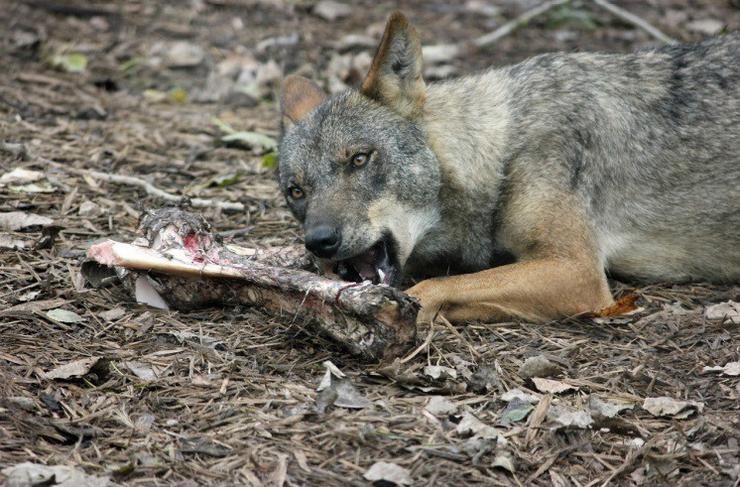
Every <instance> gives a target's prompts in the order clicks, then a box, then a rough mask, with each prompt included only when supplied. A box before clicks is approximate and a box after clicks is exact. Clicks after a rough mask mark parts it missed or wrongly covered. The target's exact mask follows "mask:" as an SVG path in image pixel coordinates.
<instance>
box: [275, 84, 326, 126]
mask: <svg viewBox="0 0 740 487" xmlns="http://www.w3.org/2000/svg"><path fill="white" fill-rule="evenodd" d="M325 98H326V94H324V92H323V91H322V90H321V88H319V87H318V85H316V83H314V82H313V81H311V80H309V79H307V78H304V77H303V76H297V75H290V76H287V77H286V78H285V80H284V81H283V86H282V93H281V96H280V109H281V111H282V123H283V128H287V126H289V125H292V124H295V123H298V122H300V121H301V120H302V119H303V118H305V117H306V115H308V114H309V113H311V111H313V109H314V108H316V107H317V106H319V105H321V102H322V101H324V99H325Z"/></svg>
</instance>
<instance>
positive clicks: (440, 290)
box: [407, 193, 613, 322]
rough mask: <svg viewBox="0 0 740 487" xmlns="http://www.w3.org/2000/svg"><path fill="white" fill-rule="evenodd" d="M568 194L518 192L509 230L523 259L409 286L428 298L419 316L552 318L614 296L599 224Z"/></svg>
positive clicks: (423, 298)
mask: <svg viewBox="0 0 740 487" xmlns="http://www.w3.org/2000/svg"><path fill="white" fill-rule="evenodd" d="M568 200H569V197H568V195H553V194H552V193H550V194H549V195H548V198H543V197H542V196H541V194H534V193H532V194H527V193H524V194H521V193H519V194H516V195H515V196H514V197H513V198H512V200H511V201H510V203H509V205H508V206H507V209H506V214H505V215H504V224H503V233H504V238H505V239H507V240H510V241H511V243H512V246H514V247H516V248H518V250H519V254H520V256H521V258H520V260H521V261H520V262H517V263H515V264H510V265H505V266H501V267H496V268H493V269H488V270H485V271H481V272H476V273H473V274H462V275H458V276H451V277H444V278H435V279H428V280H426V281H422V282H420V283H419V284H417V285H416V286H414V287H412V288H411V289H409V290H408V291H407V292H408V293H409V294H410V295H412V296H414V297H416V298H417V299H419V300H420V301H421V304H422V313H420V316H419V321H429V320H431V319H433V318H434V315H436V313H438V312H440V311H441V312H442V313H443V314H444V315H445V316H446V317H447V318H448V319H450V320H453V321H462V320H478V319H482V320H506V319H511V318H520V319H524V320H528V321H536V322H541V321H546V320H551V319H555V318H558V317H562V316H573V315H578V314H581V313H584V312H589V311H597V310H600V309H602V308H605V307H607V306H609V305H611V304H612V303H613V299H612V296H611V293H610V292H609V286H608V284H607V281H606V276H605V275H604V272H603V270H602V268H601V266H600V263H599V259H598V257H597V254H596V251H595V249H596V247H595V245H594V242H593V235H592V232H591V231H590V230H589V228H588V225H587V223H586V220H585V219H584V218H583V216H582V215H581V214H580V212H579V211H578V209H577V206H575V205H572V204H569V203H568Z"/></svg>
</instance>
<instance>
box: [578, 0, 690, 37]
mask: <svg viewBox="0 0 740 487" xmlns="http://www.w3.org/2000/svg"><path fill="white" fill-rule="evenodd" d="M593 2H594V4H596V5H598V6H599V7H601V8H603V9H605V10H608V11H609V12H610V13H612V14H614V15H616V16H617V17H619V18H621V19H623V20H625V21H627V22H629V23H630V24H633V25H635V26H637V27H639V28H640V29H642V30H644V31H645V32H647V33H648V34H650V35H651V36H653V37H655V38H656V39H658V40H659V41H661V42H665V43H666V44H676V42H677V41H676V39H673V38H672V37H669V36H667V35H666V34H664V33H663V32H661V31H660V30H659V29H658V28H657V27H654V26H652V25H650V24H649V23H647V22H646V21H644V20H642V19H641V18H640V17H638V16H637V15H635V14H633V13H630V12H628V11H626V10H625V9H623V8H622V7H617V6H616V5H614V4H613V3H611V2H609V1H608V0H593Z"/></svg>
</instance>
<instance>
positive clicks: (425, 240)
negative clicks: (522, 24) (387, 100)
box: [280, 34, 740, 281]
mask: <svg viewBox="0 0 740 487" xmlns="http://www.w3.org/2000/svg"><path fill="white" fill-rule="evenodd" d="M359 148H372V149H375V150H377V156H376V158H375V159H374V160H372V161H370V163H368V164H367V165H366V166H365V167H361V168H352V167H350V166H349V165H348V164H347V160H346V159H347V157H349V156H351V154H352V151H353V150H354V149H359ZM296 178H298V179H301V180H302V186H303V187H304V189H305V191H306V198H305V199H304V200H303V201H301V202H291V201H290V200H289V204H290V205H291V208H292V209H293V211H294V213H295V214H296V216H297V217H298V218H299V219H300V220H301V221H303V222H304V225H306V226H310V225H315V224H317V222H324V221H330V222H332V223H335V224H338V225H340V226H341V227H342V229H343V232H344V235H345V238H344V240H343V243H342V248H341V250H340V255H338V256H337V258H338V259H344V258H348V257H351V256H353V255H355V254H357V253H359V252H362V251H363V250H365V249H366V248H367V246H369V245H371V244H372V243H373V242H374V241H376V240H377V239H378V238H379V235H380V234H381V233H382V232H383V231H387V230H388V229H384V228H378V225H377V222H376V224H372V222H371V221H370V217H369V216H368V210H369V208H371V207H372V205H373V203H374V202H376V201H377V200H379V199H383V198H386V199H387V198H389V195H391V196H393V197H394V198H396V199H397V200H398V201H400V202H402V203H403V205H404V208H412V209H415V210H420V211H421V210H433V211H432V213H435V214H438V218H437V219H430V220H429V222H427V223H428V224H429V225H428V226H427V227H425V228H424V229H423V231H422V232H412V233H414V235H416V236H417V238H416V239H415V241H413V242H411V246H412V248H413V252H411V254H410V255H408V256H406V257H407V259H406V258H405V259H403V260H404V262H402V264H405V267H406V269H407V270H408V271H410V272H411V273H419V272H423V271H428V270H429V269H431V267H430V266H437V269H436V270H435V271H434V272H437V273H440V272H442V273H444V272H447V270H448V269H450V270H451V271H453V272H454V271H471V270H479V269H485V268H487V267H490V266H491V265H492V264H494V263H495V260H496V256H498V255H499V254H500V253H501V252H504V253H510V254H513V256H514V257H515V258H516V257H520V256H521V255H523V254H524V253H526V248H525V247H526V246H527V245H530V243H528V242H525V241H523V240H521V239H519V238H518V236H519V235H521V234H522V232H523V230H522V229H521V228H518V227H523V226H526V225H529V224H530V223H529V222H528V221H527V218H518V219H516V220H515V221H512V220H511V218H509V215H510V214H511V212H510V211H509V206H510V201H511V199H512V197H513V196H512V195H520V194H527V195H531V200H532V201H533V205H535V204H543V205H547V204H552V203H553V201H554V200H553V198H555V197H556V196H555V195H559V194H566V195H572V196H574V197H575V200H576V201H577V202H578V205H579V208H580V209H581V210H582V211H583V214H584V215H585V218H586V219H587V225H588V227H589V229H590V231H591V232H593V236H594V237H593V238H594V240H595V246H596V249H595V250H596V252H597V253H598V258H599V259H600V262H601V263H602V264H603V266H604V267H605V268H606V269H607V270H608V271H610V272H613V273H615V274H618V275H622V276H626V277H632V278H638V279H648V280H672V281H682V280H688V279H705V280H712V281H738V280H739V279H740V35H738V34H730V35H726V36H724V37H720V38H717V39H711V40H708V41H705V42H702V43H699V44H693V45H682V46H672V47H665V48H661V49H657V50H649V51H642V52H637V53H635V54H629V55H610V54H590V53H579V54H545V55H542V56H538V57H535V58H532V59H529V60H527V61H525V62H523V63H520V64H518V65H515V66H511V67H506V68H501V69H494V70H490V71H488V72H485V73H482V74H478V75H474V76H469V77H465V78H462V79H459V80H453V81H449V82H444V83H439V84H432V85H430V86H428V87H427V97H426V101H425V104H424V110H423V115H421V116H420V117H417V118H413V119H411V120H409V119H406V118H404V117H401V116H400V115H398V114H396V112H395V111H394V110H393V109H392V108H390V107H387V106H384V105H382V104H381V103H378V102H376V101H374V100H370V99H368V98H366V97H365V96H363V95H361V94H359V93H357V92H352V91H349V92H345V93H341V94H339V95H336V96H333V97H330V98H328V99H327V100H326V101H325V102H324V103H323V104H322V105H320V106H319V107H318V108H317V109H316V110H314V111H313V112H312V113H311V114H310V115H309V116H308V117H306V118H305V119H304V120H302V121H300V122H299V123H298V124H297V125H296V126H294V127H293V128H291V129H289V130H288V131H287V132H286V133H285V134H284V137H283V139H282V141H281V145H280V185H281V188H282V189H283V190H284V191H286V190H287V188H288V186H289V184H290V182H291V181H293V180H295V179H296Z"/></svg>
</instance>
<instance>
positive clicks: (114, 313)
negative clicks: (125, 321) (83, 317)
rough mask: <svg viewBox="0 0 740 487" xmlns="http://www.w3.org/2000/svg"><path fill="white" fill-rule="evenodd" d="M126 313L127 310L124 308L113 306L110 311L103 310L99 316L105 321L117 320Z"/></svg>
mask: <svg viewBox="0 0 740 487" xmlns="http://www.w3.org/2000/svg"><path fill="white" fill-rule="evenodd" d="M125 314H126V310H125V309H123V308H113V309H109V310H108V311H103V312H101V313H100V314H99V315H98V316H100V317H101V318H103V319H104V320H105V321H116V320H117V319H118V318H120V317H122V316H123V315H125Z"/></svg>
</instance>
